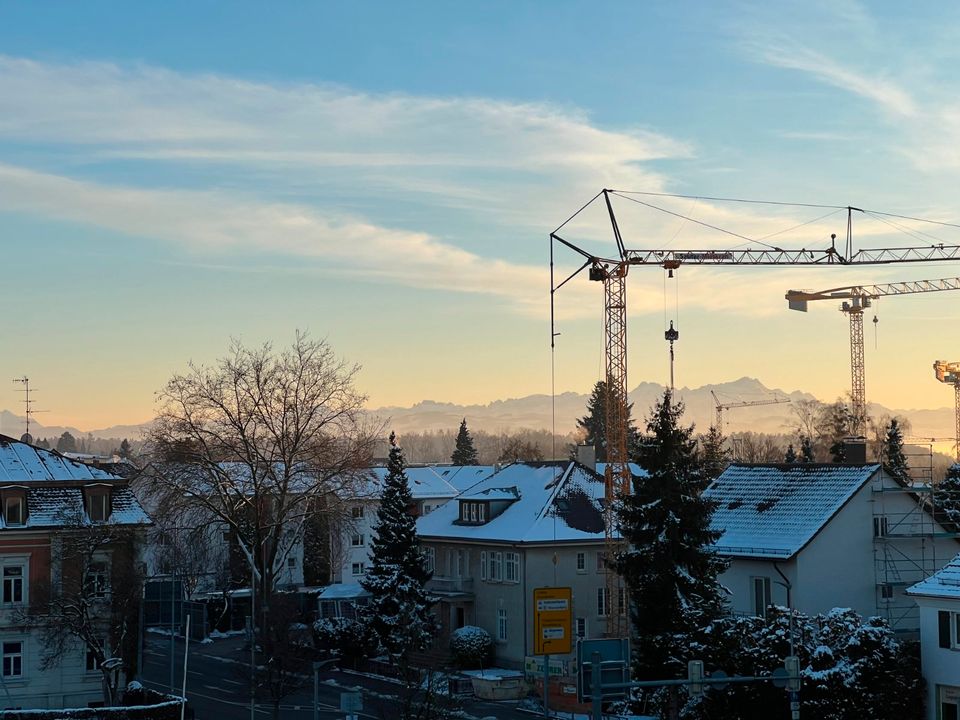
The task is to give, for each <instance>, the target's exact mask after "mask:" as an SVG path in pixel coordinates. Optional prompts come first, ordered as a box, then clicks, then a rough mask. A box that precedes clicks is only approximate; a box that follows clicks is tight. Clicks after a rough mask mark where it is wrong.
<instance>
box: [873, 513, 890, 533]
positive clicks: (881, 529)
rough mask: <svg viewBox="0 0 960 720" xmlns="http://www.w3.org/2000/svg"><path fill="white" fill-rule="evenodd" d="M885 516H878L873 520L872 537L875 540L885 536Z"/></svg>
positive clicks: (886, 527)
mask: <svg viewBox="0 0 960 720" xmlns="http://www.w3.org/2000/svg"><path fill="white" fill-rule="evenodd" d="M888 529H889V528H888V526H887V516H886V515H878V516H877V517H875V518H874V519H873V536H874V537H876V538H882V537H886V536H887V530H888Z"/></svg>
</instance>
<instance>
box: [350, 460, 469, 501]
mask: <svg viewBox="0 0 960 720" xmlns="http://www.w3.org/2000/svg"><path fill="white" fill-rule="evenodd" d="M436 469H437V468H433V467H408V468H406V471H405V472H406V474H407V480H409V481H410V494H411V495H412V496H413V499H414V500H426V499H429V498H448V499H449V498H453V497H456V496H457V495H458V494H459V493H460V491H459V490H458V489H457V488H455V487H454V486H453V485H451V484H450V483H449V482H447V480H445V479H444V478H442V477H441V476H440V475H438V474H437V473H436ZM368 472H369V479H368V480H366V481H365V482H362V483H360V485H359V487H358V488H357V497H358V498H371V499H372V498H379V497H380V493H381V492H382V491H383V483H384V480H386V477H387V469H386V468H385V467H375V468H370V469H369V471H368Z"/></svg>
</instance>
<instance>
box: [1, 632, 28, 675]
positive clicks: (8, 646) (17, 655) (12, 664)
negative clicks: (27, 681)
mask: <svg viewBox="0 0 960 720" xmlns="http://www.w3.org/2000/svg"><path fill="white" fill-rule="evenodd" d="M3 676H4V677H5V678H8V677H9V678H18V677H23V640H7V641H4V643H3Z"/></svg>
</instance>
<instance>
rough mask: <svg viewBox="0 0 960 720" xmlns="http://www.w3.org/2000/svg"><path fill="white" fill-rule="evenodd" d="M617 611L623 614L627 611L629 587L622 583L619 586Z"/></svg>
mask: <svg viewBox="0 0 960 720" xmlns="http://www.w3.org/2000/svg"><path fill="white" fill-rule="evenodd" d="M617 612H618V613H619V614H621V615H625V614H626V612H627V589H626V588H625V587H623V586H622V585H621V586H620V587H618V588H617Z"/></svg>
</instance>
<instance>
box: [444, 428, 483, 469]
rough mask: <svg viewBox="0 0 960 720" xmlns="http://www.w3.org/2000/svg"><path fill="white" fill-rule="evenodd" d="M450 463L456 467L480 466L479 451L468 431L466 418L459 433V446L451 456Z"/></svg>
mask: <svg viewBox="0 0 960 720" xmlns="http://www.w3.org/2000/svg"><path fill="white" fill-rule="evenodd" d="M450 462H451V463H453V464H454V465H479V464H480V460H479V459H478V456H477V449H476V448H475V447H474V446H473V438H472V437H471V436H470V431H469V430H467V419H466V418H464V419H463V420H461V421H460V432H458V433H457V446H456V448H454V450H453V454H452V455H451V456H450Z"/></svg>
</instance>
